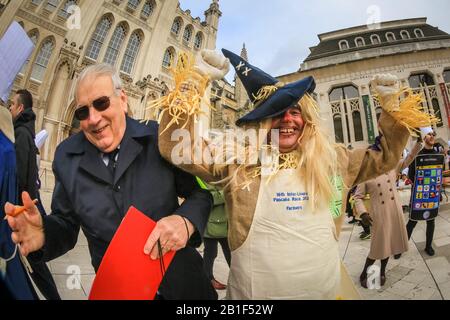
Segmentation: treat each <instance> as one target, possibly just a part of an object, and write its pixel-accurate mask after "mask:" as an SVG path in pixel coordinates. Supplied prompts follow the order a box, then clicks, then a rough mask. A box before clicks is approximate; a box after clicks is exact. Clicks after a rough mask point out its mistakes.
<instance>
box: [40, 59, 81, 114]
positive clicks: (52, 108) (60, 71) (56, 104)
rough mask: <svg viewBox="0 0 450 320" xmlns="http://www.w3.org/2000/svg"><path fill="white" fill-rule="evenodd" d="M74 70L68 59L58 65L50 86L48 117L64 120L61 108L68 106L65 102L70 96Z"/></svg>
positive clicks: (46, 112)
mask: <svg viewBox="0 0 450 320" xmlns="http://www.w3.org/2000/svg"><path fill="white" fill-rule="evenodd" d="M73 70H74V67H73V64H72V62H71V61H70V60H69V59H68V58H63V59H62V60H61V61H59V62H58V64H57V65H56V67H55V69H54V71H53V74H54V77H53V79H52V85H51V86H50V88H51V91H50V92H49V93H48V108H47V109H46V110H45V115H46V116H49V117H51V118H53V119H58V120H63V119H62V116H63V110H61V109H60V108H61V106H62V105H65V104H66V102H65V101H66V99H67V97H68V96H69V90H70V83H71V82H72V79H71V75H72V73H73Z"/></svg>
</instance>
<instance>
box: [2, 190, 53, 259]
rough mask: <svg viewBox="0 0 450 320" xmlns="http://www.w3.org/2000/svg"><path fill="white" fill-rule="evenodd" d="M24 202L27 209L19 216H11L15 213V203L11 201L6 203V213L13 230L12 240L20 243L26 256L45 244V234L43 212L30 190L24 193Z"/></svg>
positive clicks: (22, 252)
mask: <svg viewBox="0 0 450 320" xmlns="http://www.w3.org/2000/svg"><path fill="white" fill-rule="evenodd" d="M22 202H23V204H24V206H25V211H24V212H23V213H21V214H19V215H18V216H17V217H12V216H11V215H12V214H13V213H14V205H12V204H11V203H9V202H7V203H6V204H5V213H6V214H7V215H8V217H7V218H8V224H9V226H10V227H11V229H12V231H13V232H12V234H11V238H12V241H13V242H14V243H16V244H19V248H20V253H21V254H22V255H23V256H25V257H26V256H27V255H28V254H29V253H31V252H34V251H37V250H39V249H41V248H42V247H43V246H44V242H45V235H44V227H43V222H42V217H41V214H40V213H39V211H38V209H37V207H36V206H35V205H34V203H33V201H32V200H31V198H30V195H29V194H28V192H23V193H22Z"/></svg>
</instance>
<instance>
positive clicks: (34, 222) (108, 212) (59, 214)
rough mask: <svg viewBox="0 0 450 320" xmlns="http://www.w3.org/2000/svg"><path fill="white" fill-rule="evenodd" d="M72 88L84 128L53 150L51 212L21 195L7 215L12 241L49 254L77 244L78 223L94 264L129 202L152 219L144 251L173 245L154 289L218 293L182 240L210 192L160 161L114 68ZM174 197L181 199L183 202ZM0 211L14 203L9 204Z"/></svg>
mask: <svg viewBox="0 0 450 320" xmlns="http://www.w3.org/2000/svg"><path fill="white" fill-rule="evenodd" d="M75 92H76V101H77V105H78V107H77V108H76V110H75V117H76V118H77V119H78V120H79V121H80V127H81V130H82V132H80V133H78V134H76V135H75V136H73V137H71V138H69V139H67V140H66V141H64V142H63V143H61V145H59V146H58V148H57V150H56V153H55V160H54V162H53V170H54V174H55V179H56V183H55V189H54V193H53V200H52V214H51V215H49V216H47V217H44V218H41V216H40V215H39V214H37V211H36V207H35V206H34V205H33V204H32V203H31V200H30V198H29V196H28V195H27V194H26V193H25V194H23V195H22V197H23V201H24V204H25V206H26V208H27V211H26V212H25V214H23V215H19V216H18V217H16V218H13V217H8V222H9V224H10V226H11V228H12V229H13V230H15V232H13V234H12V239H13V241H14V242H16V243H20V244H21V252H22V253H23V254H24V255H28V254H29V253H31V252H34V251H38V252H36V253H35V254H33V258H35V259H36V258H41V259H44V260H45V261H49V260H51V259H55V258H57V257H59V256H61V255H63V254H64V253H66V252H67V251H69V250H71V249H72V248H73V247H74V246H75V244H76V242H77V237H78V232H79V229H80V226H81V228H82V229H83V232H84V234H85V235H86V237H87V241H88V244H89V251H90V254H91V261H92V265H93V267H94V269H95V270H97V269H98V268H99V265H100V262H101V260H102V257H103V255H104V254H105V251H106V249H107V248H108V245H109V243H110V241H111V239H112V237H113V236H114V233H115V232H116V230H117V228H118V226H119V225H120V223H121V221H122V219H123V217H124V215H125V213H126V211H127V210H128V208H129V207H130V206H131V205H133V206H134V207H136V208H137V209H139V210H140V211H142V212H144V213H145V214H147V215H148V216H149V217H150V218H152V219H153V220H156V221H157V225H156V227H155V229H154V230H153V232H152V234H150V235H149V240H148V241H147V244H146V246H145V248H142V249H143V251H144V252H145V253H147V254H150V256H151V258H153V259H156V258H157V256H158V248H157V246H156V245H155V244H156V242H157V240H158V239H159V240H160V243H161V244H162V246H163V252H167V251H169V250H175V251H177V254H176V255H175V258H174V260H173V261H172V264H171V265H170V267H169V269H168V270H167V273H166V275H165V277H164V280H163V283H162V284H161V287H160V288H159V294H160V295H161V296H162V298H164V299H208V298H212V299H214V298H216V297H217V295H216V293H215V291H214V289H213V288H212V286H211V283H210V282H209V281H208V279H207V278H206V276H205V275H204V272H203V270H202V267H203V262H202V259H201V257H200V255H199V254H198V253H197V251H196V250H195V249H194V248H193V247H191V246H189V245H187V244H188V240H189V238H190V237H191V235H192V234H193V233H194V232H195V231H198V232H199V233H200V234H203V230H204V227H205V224H206V221H207V218H208V214H209V211H210V209H211V205H212V198H211V195H210V194H209V193H208V192H206V191H204V190H202V189H200V187H199V186H198V185H197V184H196V182H195V180H194V178H193V177H192V176H190V175H189V174H187V173H185V172H183V171H181V170H178V169H176V168H175V167H173V166H172V165H170V164H169V163H168V162H166V161H165V160H163V158H162V157H161V155H160V154H159V151H158V134H157V132H158V126H157V124H156V123H154V122H149V123H148V125H144V124H141V123H139V122H137V121H135V120H133V119H131V118H129V117H128V116H127V115H126V111H127V95H126V94H125V92H124V90H123V89H122V85H121V80H120V77H119V75H118V73H117V71H116V70H115V69H114V68H113V67H111V66H110V65H107V64H99V65H94V66H90V67H88V68H87V69H85V70H84V71H83V72H82V73H81V74H80V77H79V79H78V82H77V84H76V90H75ZM178 197H180V198H184V199H185V201H184V202H183V204H182V205H181V206H180V205H179V204H178ZM5 210H6V212H7V213H11V211H12V210H13V209H12V206H11V205H10V204H8V205H7V206H6V207H5ZM130 267H131V266H130Z"/></svg>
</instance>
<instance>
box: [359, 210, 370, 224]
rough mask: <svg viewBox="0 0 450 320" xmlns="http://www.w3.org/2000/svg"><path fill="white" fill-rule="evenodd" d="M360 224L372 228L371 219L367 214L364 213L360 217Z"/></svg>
mask: <svg viewBox="0 0 450 320" xmlns="http://www.w3.org/2000/svg"><path fill="white" fill-rule="evenodd" d="M360 218H361V223H362V224H364V226H366V227H370V226H372V222H373V221H372V218H371V217H370V215H369V214H368V213H367V212H364V213H363V214H362V215H361V216H360Z"/></svg>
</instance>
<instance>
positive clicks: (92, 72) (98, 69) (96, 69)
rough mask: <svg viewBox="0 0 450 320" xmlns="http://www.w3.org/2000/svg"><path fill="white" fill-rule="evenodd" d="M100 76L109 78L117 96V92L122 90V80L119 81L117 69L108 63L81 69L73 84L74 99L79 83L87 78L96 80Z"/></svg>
mask: <svg viewBox="0 0 450 320" xmlns="http://www.w3.org/2000/svg"><path fill="white" fill-rule="evenodd" d="M101 76H110V77H111V80H112V83H113V87H114V92H115V94H116V95H118V92H119V90H120V89H122V80H121V79H120V76H119V73H118V72H117V69H116V68H115V67H113V66H112V65H110V64H108V63H98V64H94V65H91V66H89V67H86V68H85V69H83V71H81V73H80V76H79V77H78V79H77V82H76V84H75V98H76V95H77V93H78V88H79V86H80V83H81V82H83V81H84V80H85V79H86V78H87V77H95V78H97V77H101Z"/></svg>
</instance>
